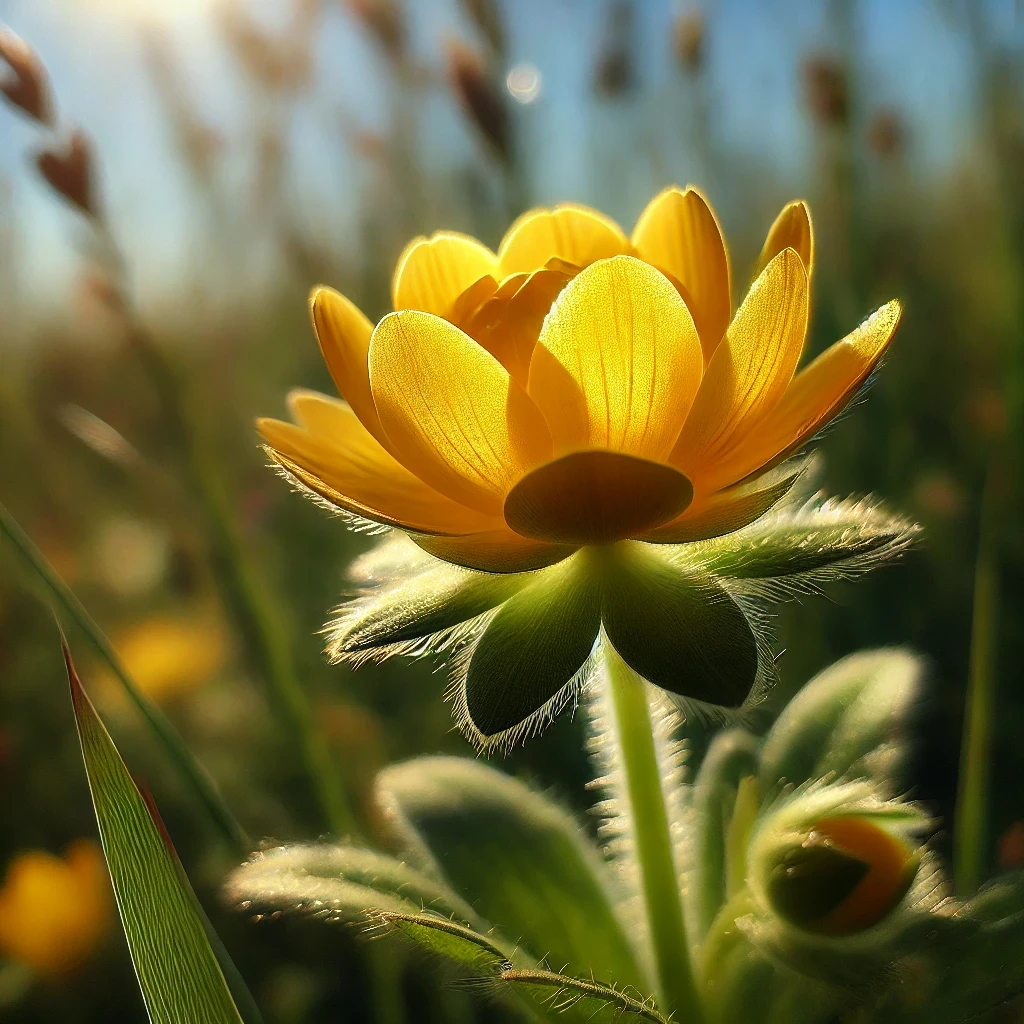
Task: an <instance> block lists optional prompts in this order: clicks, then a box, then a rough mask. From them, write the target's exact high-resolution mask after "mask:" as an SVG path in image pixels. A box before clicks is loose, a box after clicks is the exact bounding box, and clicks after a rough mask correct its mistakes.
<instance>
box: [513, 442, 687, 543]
mask: <svg viewBox="0 0 1024 1024" xmlns="http://www.w3.org/2000/svg"><path fill="white" fill-rule="evenodd" d="M692 498H693V487H692V485H691V484H690V481H689V480H687V479H686V477H685V476H683V474H682V473H680V472H679V470H677V469H673V468H672V467H671V466H666V465H665V464H664V463H662V462H649V461H647V460H646V459H638V458H636V457H635V456H633V455H623V454H622V453H621V452H608V451H586V452H573V453H572V454H570V455H565V456H563V457H562V458H560V459H556V460H555V461H554V462H548V463H546V464H545V465H543V466H538V467H537V469H535V470H533V471H532V472H531V473H528V474H527V475H526V476H525V477H523V479H522V480H520V481H519V483H517V484H516V485H515V487H513V488H512V490H511V491H510V492H509V495H508V497H507V498H506V499H505V521H506V522H507V523H508V524H509V526H511V527H512V529H513V530H515V531H516V532H517V533H521V534H523V535H524V536H526V537H534V538H536V539H538V540H546V541H550V542H552V543H556V544H559V543H560V544H579V545H583V544H610V543H612V542H614V541H617V540H622V539H624V538H626V537H635V536H637V535H638V534H639V533H641V532H643V531H644V530H649V529H651V528H652V527H655V526H660V525H661V524H662V523H665V522H667V521H668V520H669V519H671V518H672V517H673V516H676V515H678V514H679V513H680V512H681V511H682V510H683V509H684V508H685V507H686V506H687V505H689V503H690V501H691V500H692Z"/></svg>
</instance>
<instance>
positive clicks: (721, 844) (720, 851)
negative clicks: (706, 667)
mask: <svg viewBox="0 0 1024 1024" xmlns="http://www.w3.org/2000/svg"><path fill="white" fill-rule="evenodd" d="M757 747H758V741H757V739H756V738H755V737H754V736H753V735H751V733H749V732H747V731H746V730H745V729H728V730H726V731H724V732H720V733H719V734H718V735H717V736H716V737H715V738H714V739H713V740H712V741H711V745H710V746H709V747H708V752H707V754H705V755H704V760H703V762H702V763H701V766H700V771H699V772H698V773H697V778H696V779H695V780H694V785H693V791H692V792H693V797H692V799H693V812H694V819H693V827H692V829H691V830H690V839H689V841H690V842H691V843H692V844H693V845H692V847H691V849H692V851H693V853H692V864H693V872H694V882H693V885H691V886H688V887H687V893H688V894H689V896H690V899H691V901H692V908H691V910H692V913H693V915H694V918H695V928H696V930H697V935H698V936H703V935H704V934H705V932H707V930H708V928H709V927H710V926H711V922H712V921H713V920H714V918H715V915H716V914H717V913H718V911H719V908H720V907H721V906H722V904H723V902H724V901H725V893H726V856H725V853H726V851H725V847H726V830H727V829H728V827H729V821H730V819H731V817H732V812H733V806H734V805H735V803H736V791H737V788H738V786H739V784H740V781H741V780H742V779H743V778H745V777H747V776H750V775H756V774H757V765H758V752H757Z"/></svg>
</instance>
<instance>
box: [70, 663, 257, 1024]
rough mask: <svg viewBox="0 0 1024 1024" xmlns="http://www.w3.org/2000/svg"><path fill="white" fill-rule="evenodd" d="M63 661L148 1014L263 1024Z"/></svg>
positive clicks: (207, 1022)
mask: <svg viewBox="0 0 1024 1024" xmlns="http://www.w3.org/2000/svg"><path fill="white" fill-rule="evenodd" d="M64 659H65V664H66V666H67V671H68V680H69V683H70V686H71V698H72V704H73V707H74V713H75V722H76V724H77V726H78V736H79V740H80V741H81V747H82V758H83V760H84V762H85V767H86V773H87V775H88V779H89V790H90V792H91V794H92V801H93V809H94V810H95V813H96V823H97V825H98V826H99V832H100V840H101V842H102V845H103V855H104V857H105V858H106V862H107V868H108V870H109V872H110V880H111V883H112V885H113V889H114V897H115V900H116V902H117V909H118V913H119V914H120V917H121V923H122V925H123V927H124V933H125V937H126V939H127V941H128V950H129V952H130V954H131V958H132V964H133V965H134V967H135V974H136V977H137V978H138V981H139V987H140V988H141V990H142V997H143V1000H144V1002H145V1004H146V1010H147V1012H148V1014H149V1018H150V1020H151V1021H152V1022H153V1024H181V1022H182V1021H193V1020H194V1021H203V1022H204V1024H259V1019H260V1018H259V1012H258V1010H257V1009H256V1005H255V1003H254V1002H253V1001H252V997H251V996H250V995H249V993H248V990H247V989H245V986H244V982H243V981H242V980H241V976H240V975H239V974H238V972H237V971H236V970H235V969H234V965H233V964H231V965H230V966H228V964H227V963H222V962H221V957H223V958H224V959H225V960H226V959H227V954H226V952H225V951H224V950H223V946H222V945H221V944H220V940H219V939H217V940H216V945H217V947H219V950H220V956H218V950H217V949H215V948H214V944H213V942H211V935H212V927H211V926H210V925H209V922H208V921H207V920H206V915H205V914H204V913H203V911H202V908H201V907H200V905H199V902H198V900H197V899H196V896H195V893H194V892H193V891H192V888H191V886H190V885H189V883H188V879H187V878H186V876H185V873H184V871H183V870H182V869H181V865H180V863H179V861H178V858H177V855H176V854H175V852H174V848H173V846H172V845H171V842H170V838H169V837H168V836H167V834H166V831H165V830H164V828H163V823H162V822H161V821H160V820H159V818H157V817H156V815H155V808H154V807H151V805H150V803H149V802H148V801H147V800H146V798H145V797H144V796H143V795H142V793H141V792H140V791H139V788H138V787H137V786H136V785H135V783H134V781H133V780H132V777H131V775H130V774H129V772H128V769H127V768H126V766H125V764H124V762H123V761H122V760H121V756H120V754H118V751H117V747H116V746H115V745H114V742H113V740H112V739H111V738H110V734H109V733H108V732H107V730H106V728H105V727H104V725H103V722H102V721H101V720H100V718H99V715H98V714H97V713H96V709H95V708H94V707H93V704H92V701H90V700H89V697H88V695H87V694H86V692H85V690H84V688H83V687H82V684H81V682H80V681H79V678H78V674H77V673H76V671H75V667H74V664H73V663H72V660H71V654H70V652H69V651H68V648H67V645H66V644H65V645H64ZM228 975H230V976H231V980H232V982H233V985H234V988H235V990H236V992H237V1001H236V996H235V995H233V994H232V985H231V984H229V982H228ZM239 1003H241V1004H242V1006H243V1007H244V1009H245V1015H244V1016H243V1014H242V1012H241V1011H240V1009H239V1005H238V1004H239Z"/></svg>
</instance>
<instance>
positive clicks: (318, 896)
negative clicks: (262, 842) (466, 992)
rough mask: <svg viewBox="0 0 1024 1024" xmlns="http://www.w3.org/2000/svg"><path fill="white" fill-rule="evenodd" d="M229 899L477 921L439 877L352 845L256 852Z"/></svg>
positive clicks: (361, 914) (344, 916) (346, 914)
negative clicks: (430, 913) (429, 913)
mask: <svg viewBox="0 0 1024 1024" xmlns="http://www.w3.org/2000/svg"><path fill="white" fill-rule="evenodd" d="M224 894H225V898H226V899H227V900H228V901H230V902H231V903H233V904H235V905H237V906H238V907H239V908H240V909H243V910H246V911H250V912H253V913H257V914H259V913H271V912H275V911H280V910H284V911H296V912H299V913H307V914H313V915H315V916H318V917H325V918H329V919H341V920H361V919H366V918H367V917H372V916H374V915H375V914H377V913H380V912H389V913H403V912H404V913H413V914H415V913H419V912H421V911H422V910H424V909H427V910H431V911H434V912H435V913H438V914H444V915H446V916H454V917H457V918H458V919H459V920H461V921H465V922H468V923H472V924H474V925H476V924H479V923H480V922H479V921H478V919H477V917H476V914H474V912H473V910H472V908H471V907H469V906H467V905H466V903H465V902H464V901H463V900H461V899H460V898H459V897H458V896H456V895H455V893H453V892H452V891H451V889H449V888H448V886H446V885H445V884H444V883H443V882H441V881H439V880H438V879H437V878H436V877H434V876H431V875H428V874H425V873H423V872H420V871H417V870H416V869H415V868H412V867H410V866H409V865H407V864H405V863H403V862H402V861H400V860H396V859H395V858H393V857H389V856H387V855H386V854H383V853H378V852H376V851H375V850H363V849H359V848H357V847H352V846H335V845H333V844H329V843H309V844H298V845H295V846H281V847H278V848H277V849H273V850H265V851H263V852H261V853H258V854H254V855H253V857H252V858H251V859H250V860H249V861H248V862H247V863H245V864H243V865H241V867H238V868H236V869H235V870H234V871H233V872H232V873H231V874H230V875H229V876H228V879H227V881H226V883H225V885H224Z"/></svg>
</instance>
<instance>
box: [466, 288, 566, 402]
mask: <svg viewBox="0 0 1024 1024" xmlns="http://www.w3.org/2000/svg"><path fill="white" fill-rule="evenodd" d="M568 282H569V275H568V274H566V273H564V272H563V271H561V270H547V269H545V270H537V271H534V273H532V274H530V275H529V276H527V275H525V274H516V275H514V276H512V277H510V278H507V279H506V280H505V281H504V282H502V286H501V288H500V289H499V290H498V291H497V293H496V294H495V296H494V297H493V298H492V299H491V300H490V301H489V302H485V303H484V304H483V305H482V306H481V307H480V308H479V309H478V310H477V312H476V314H475V316H474V317H473V318H472V320H471V321H470V322H469V323H468V324H466V326H465V330H466V333H467V334H469V335H470V337H472V338H473V339H474V340H476V341H478V342H479V343H480V344H481V345H483V347H484V348H485V349H487V351H488V352H490V353H491V354H492V355H493V356H494V357H495V358H496V359H497V360H498V361H499V362H500V363H501V364H502V365H503V366H504V367H505V368H506V369H507V370H508V372H509V373H510V374H511V375H512V377H513V379H514V380H516V381H517V382H518V383H519V384H521V385H522V386H523V387H526V383H527V379H528V377H529V374H530V359H531V357H532V355H533V348H534V346H535V345H536V344H537V338H538V337H539V336H540V329H541V326H542V325H543V323H544V317H546V316H547V315H548V313H549V312H550V311H551V305H552V303H553V302H554V301H555V299H556V298H558V295H559V293H560V292H561V291H562V289H563V288H564V287H565V286H566V284H567V283H568Z"/></svg>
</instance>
